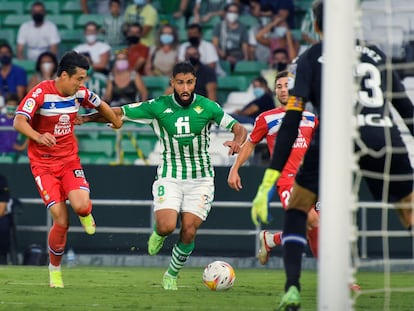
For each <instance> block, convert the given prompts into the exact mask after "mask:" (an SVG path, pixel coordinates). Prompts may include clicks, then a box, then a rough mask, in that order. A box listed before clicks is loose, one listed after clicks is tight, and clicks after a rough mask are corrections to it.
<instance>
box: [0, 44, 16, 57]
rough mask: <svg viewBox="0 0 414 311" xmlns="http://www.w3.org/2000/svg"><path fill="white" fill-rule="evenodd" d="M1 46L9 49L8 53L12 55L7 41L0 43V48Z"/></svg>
mask: <svg viewBox="0 0 414 311" xmlns="http://www.w3.org/2000/svg"><path fill="white" fill-rule="evenodd" d="M2 48H7V49H8V50H9V52H10V54H11V55H13V49H12V47H11V45H10V44H8V43H7V42H2V43H0V49H2Z"/></svg>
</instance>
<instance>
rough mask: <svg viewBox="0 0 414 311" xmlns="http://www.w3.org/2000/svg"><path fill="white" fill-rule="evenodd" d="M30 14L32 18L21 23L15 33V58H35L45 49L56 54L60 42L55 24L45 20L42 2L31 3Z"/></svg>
mask: <svg viewBox="0 0 414 311" xmlns="http://www.w3.org/2000/svg"><path fill="white" fill-rule="evenodd" d="M31 15H32V19H33V20H31V21H27V22H25V23H23V24H22V25H21V26H20V28H19V31H18V33H17V58H19V59H25V58H27V59H31V60H37V57H38V56H39V55H40V54H41V53H43V52H45V51H50V52H52V53H54V54H55V55H57V53H58V44H59V42H60V35H59V31H58V29H57V27H56V24H54V23H53V22H51V21H48V20H45V16H46V9H45V6H44V4H43V3H42V2H35V3H33V4H32V8H31ZM25 47H26V55H25V53H24V50H25Z"/></svg>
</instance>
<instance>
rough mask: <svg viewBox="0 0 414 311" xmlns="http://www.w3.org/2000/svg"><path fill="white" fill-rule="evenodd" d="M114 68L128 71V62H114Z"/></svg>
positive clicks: (120, 60)
mask: <svg viewBox="0 0 414 311" xmlns="http://www.w3.org/2000/svg"><path fill="white" fill-rule="evenodd" d="M115 68H116V69H117V70H119V71H124V70H127V69H128V60H126V59H118V60H117V61H116V62H115Z"/></svg>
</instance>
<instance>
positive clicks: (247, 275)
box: [0, 266, 414, 311]
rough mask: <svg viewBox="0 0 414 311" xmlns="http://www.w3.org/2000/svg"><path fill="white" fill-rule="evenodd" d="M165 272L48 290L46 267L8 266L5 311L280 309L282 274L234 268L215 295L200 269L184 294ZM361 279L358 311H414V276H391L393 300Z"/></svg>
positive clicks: (375, 276) (311, 303)
mask: <svg viewBox="0 0 414 311" xmlns="http://www.w3.org/2000/svg"><path fill="white" fill-rule="evenodd" d="M164 271H165V268H164V267H163V268H158V267H157V268H154V267H150V268H144V267H85V266H82V267H74V268H66V267H64V268H63V279H64V283H65V288H64V289H52V288H49V287H48V271H47V267H30V266H3V267H1V268H0V310H13V311H14V310H27V311H32V310H36V311H37V310H41V311H43V310H64V311H66V310H76V311H83V310H99V311H100V310H122V311H124V310H138V311H141V310H161V311H162V310H167V311H181V310H183V311H186V310H196V311H198V310H199V311H204V310H205V311H207V310H208V311H210V310H211V311H213V310H214V311H216V310H217V311H230V310H231V311H234V310H236V311H243V310H255V311H261V310H269V311H270V310H274V309H275V308H276V306H277V304H278V302H279V300H280V297H281V293H282V290H283V282H284V272H283V271H281V270H272V269H242V268H240V269H235V271H236V282H235V285H234V287H233V288H232V289H230V290H229V291H225V292H213V291H210V290H209V289H207V288H206V287H205V286H204V285H203V283H202V280H201V275H202V271H203V268H201V267H200V268H184V269H183V270H182V272H181V274H180V277H179V280H178V287H179V290H178V291H165V290H163V289H162V287H161V279H162V275H163V273H164ZM333 277H334V276H333ZM316 281H317V276H316V273H315V272H310V271H304V272H303V275H302V284H303V285H302V286H303V290H302V309H301V311H315V310H316V309H317V307H316ZM358 281H359V284H360V285H361V286H362V289H363V291H362V292H361V294H360V295H359V296H358V297H357V299H356V305H355V310H358V311H363V310H364V311H365V310H373V311H374V310H375V311H378V310H396V311H413V310H414V299H413V298H412V297H413V292H414V288H413V286H414V285H413V284H414V273H392V274H391V285H392V287H393V288H395V290H394V291H392V292H391V294H390V298H389V300H388V296H387V295H384V293H382V292H381V291H376V289H378V288H381V287H382V284H383V283H384V275H383V274H382V273H360V274H358ZM326 294H327V295H329V291H328V292H327V293H326Z"/></svg>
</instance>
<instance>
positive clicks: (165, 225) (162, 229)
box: [156, 222, 176, 235]
mask: <svg viewBox="0 0 414 311" xmlns="http://www.w3.org/2000/svg"><path fill="white" fill-rule="evenodd" d="M175 226H176V224H175V223H174V224H173V223H170V222H158V223H157V226H156V227H157V233H158V234H159V235H169V234H171V233H173V232H174V230H175Z"/></svg>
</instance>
